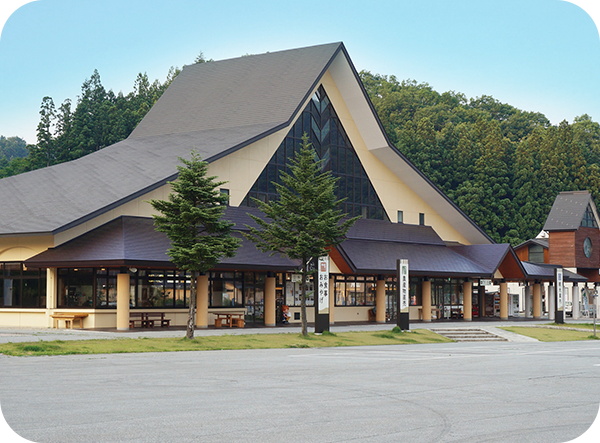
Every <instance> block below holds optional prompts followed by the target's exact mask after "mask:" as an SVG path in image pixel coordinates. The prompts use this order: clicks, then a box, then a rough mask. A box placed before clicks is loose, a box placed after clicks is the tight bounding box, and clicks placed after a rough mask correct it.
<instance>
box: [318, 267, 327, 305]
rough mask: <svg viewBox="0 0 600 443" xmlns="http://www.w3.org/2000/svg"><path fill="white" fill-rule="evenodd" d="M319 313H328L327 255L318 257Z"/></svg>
mask: <svg viewBox="0 0 600 443" xmlns="http://www.w3.org/2000/svg"><path fill="white" fill-rule="evenodd" d="M318 276H319V288H318V290H319V314H329V257H328V256H325V257H319V272H318Z"/></svg>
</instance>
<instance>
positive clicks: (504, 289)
mask: <svg viewBox="0 0 600 443" xmlns="http://www.w3.org/2000/svg"><path fill="white" fill-rule="evenodd" d="M500 320H508V283H506V282H505V281H502V283H500Z"/></svg>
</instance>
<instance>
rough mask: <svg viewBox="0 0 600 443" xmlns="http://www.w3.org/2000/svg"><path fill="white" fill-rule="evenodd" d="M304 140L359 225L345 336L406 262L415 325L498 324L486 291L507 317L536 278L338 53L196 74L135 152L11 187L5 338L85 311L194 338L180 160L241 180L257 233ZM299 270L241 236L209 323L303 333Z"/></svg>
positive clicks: (209, 309) (349, 257)
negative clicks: (399, 132) (160, 217)
mask: <svg viewBox="0 0 600 443" xmlns="http://www.w3.org/2000/svg"><path fill="white" fill-rule="evenodd" d="M304 133H306V134H308V135H309V138H310V142H311V143H312V145H313V147H314V148H315V150H316V153H317V155H318V157H319V158H320V159H321V160H323V164H324V168H325V169H327V170H330V171H332V174H333V175H334V176H336V177H339V186H338V190H337V192H338V197H339V198H346V199H347V200H346V201H345V203H344V208H343V209H344V210H345V212H347V213H348V214H349V215H353V216H354V215H360V216H362V218H361V220H359V221H358V222H357V223H356V224H355V225H354V227H353V228H352V229H351V230H350V232H349V233H348V235H347V239H346V240H345V241H344V242H343V243H342V244H341V245H340V246H339V247H337V248H334V249H333V250H332V251H331V253H330V257H329V261H330V268H329V269H330V288H331V295H332V296H331V297H330V322H331V323H334V322H345V321H369V315H370V313H371V314H372V313H373V308H376V309H375V318H374V320H376V321H378V322H385V321H386V320H387V319H389V317H390V316H393V313H394V299H395V298H394V296H393V294H394V291H395V284H396V283H395V263H396V259H408V260H409V268H410V277H411V278H410V296H411V306H410V318H411V319H412V320H423V321H435V320H444V319H450V318H457V319H464V320H471V319H472V318H473V317H480V316H484V315H486V312H485V309H484V306H483V305H484V303H485V297H484V295H485V290H484V288H483V286H481V285H480V284H479V282H480V279H486V280H494V281H495V282H496V283H498V284H499V286H500V317H501V318H503V319H506V318H508V311H507V302H506V297H507V290H506V287H507V282H508V281H524V280H527V279H529V278H530V277H529V276H528V274H527V272H526V269H525V268H524V266H523V264H522V263H521V261H520V260H519V259H518V257H517V255H516V254H515V252H514V250H513V249H512V248H511V247H510V245H507V244H495V243H494V242H493V241H492V239H491V238H490V237H489V236H488V235H487V234H486V233H485V232H484V231H483V230H482V229H480V228H479V227H478V226H477V225H476V224H475V223H474V222H473V221H472V220H471V219H469V217H467V216H466V215H465V214H464V213H463V212H462V211H461V210H460V209H459V208H458V207H457V206H456V205H455V204H454V203H453V202H452V201H451V200H450V199H448V198H447V197H446V196H445V195H444V194H443V193H442V192H441V191H440V190H439V189H438V188H437V187H436V186H435V185H434V184H433V183H432V182H431V181H430V180H429V179H427V177H425V176H424V175H423V174H422V173H421V172H420V171H419V170H418V169H417V168H416V167H415V166H414V165H413V164H412V163H410V161H408V160H407V159H406V158H405V157H404V156H403V155H402V154H401V153H400V152H399V151H398V150H397V149H396V148H395V147H394V146H393V145H392V144H391V143H390V141H389V139H388V138H387V136H386V134H385V132H384V130H383V127H382V125H381V122H380V121H379V119H378V117H377V115H376V113H375V111H374V108H373V106H372V104H371V102H370V100H369V98H368V96H367V94H366V91H365V90H364V88H363V86H362V84H361V81H360V78H359V76H358V73H357V71H356V69H355V68H354V66H353V64H352V61H351V59H350V57H349V55H348V52H347V50H346V48H345V47H344V45H343V44H342V43H332V44H325V45H319V46H312V47H307V48H300V49H293V50H286V51H280V52H272V53H266V54H261V55H252V56H245V57H240V58H235V59H230V60H223V61H215V62H209V63H202V64H197V65H191V66H186V67H185V68H184V69H183V71H182V72H181V73H180V74H179V76H178V77H177V78H176V79H175V80H174V81H173V82H172V84H171V85H170V86H169V88H168V89H167V90H166V91H165V93H164V94H163V96H162V97H161V98H160V99H159V100H158V101H157V103H156V104H155V105H154V106H153V108H152V109H151V110H150V111H149V112H148V114H147V115H146V116H145V118H144V119H143V120H142V121H141V123H140V124H139V125H138V127H137V128H136V129H135V130H134V131H133V132H132V133H131V135H130V136H129V137H128V138H127V139H125V140H123V141H121V142H119V143H116V144H114V145H112V146H109V147H106V148H104V149H102V150H100V151H97V152H95V153H93V154H90V155H87V156H85V157H82V158H80V159H77V160H74V161H71V162H68V163H62V164H59V165H55V166H51V167H48V168H44V169H40V170H36V171H32V172H28V173H25V174H21V175H18V176H14V177H9V178H4V179H2V180H0V206H1V207H2V211H1V212H0V325H2V326H41V327H51V326H52V325H53V321H52V318H51V316H52V315H55V314H59V313H73V312H76V313H81V314H83V316H85V318H83V321H82V322H83V327H84V328H115V327H116V328H117V329H128V328H129V323H128V319H129V316H130V315H131V314H132V313H135V312H141V311H149V310H151V311H156V312H159V311H160V312H162V313H165V315H166V317H167V318H168V319H169V320H170V322H171V325H184V324H185V323H186V319H187V308H186V307H187V305H188V298H189V278H190V277H189V275H186V274H185V273H183V272H181V271H179V270H177V269H175V268H174V266H173V264H172V263H171V262H170V261H169V257H168V256H167V253H166V251H167V249H168V247H169V241H168V239H167V238H166V236H165V235H163V234H161V233H158V232H156V231H155V230H154V227H153V220H152V218H151V216H152V213H153V210H152V207H151V206H150V204H149V203H147V202H148V200H150V199H166V198H167V196H168V194H169V192H170V185H169V181H173V180H175V179H176V178H177V169H176V168H177V166H178V165H179V160H178V158H179V157H183V158H189V157H190V153H191V151H192V150H195V151H196V152H198V153H199V154H200V155H201V156H202V158H203V159H204V160H206V161H207V162H209V174H210V175H213V176H217V177H218V179H219V180H223V181H226V182H227V183H226V184H225V185H223V188H222V189H221V192H223V193H227V194H228V195H229V206H228V208H227V211H226V214H225V217H226V218H228V219H229V220H232V221H233V222H234V223H235V225H236V226H235V228H236V229H238V230H242V231H243V230H244V229H245V225H251V224H252V223H253V222H252V219H251V218H250V217H249V216H248V213H255V214H258V213H259V211H258V210H257V209H256V208H254V207H252V200H251V197H254V198H257V199H259V200H263V201H267V200H269V199H272V198H275V197H276V195H277V194H276V191H275V187H274V186H273V182H275V181H277V180H278V176H279V171H280V170H281V169H282V168H284V167H285V165H286V163H287V162H288V159H289V158H290V157H291V156H292V155H293V153H294V151H295V150H296V149H297V148H298V146H299V143H300V141H301V137H302V135H303V134H304ZM236 235H240V237H241V234H236ZM596 240H598V239H597V238H596ZM598 249H600V246H599V247H598ZM297 270H298V263H295V262H293V261H290V260H288V259H287V258H285V257H280V256H277V255H274V256H270V255H269V254H265V253H262V252H260V251H259V250H257V249H256V248H255V246H254V245H253V244H252V243H251V242H249V241H247V240H245V239H242V246H241V247H240V249H239V250H238V253H237V255H236V256H235V257H234V258H231V259H227V260H224V261H223V262H222V263H220V264H219V265H218V266H217V267H216V268H215V269H214V270H212V271H211V272H210V273H208V274H207V275H204V276H201V277H200V279H199V282H198V284H199V291H198V300H197V306H198V313H197V319H196V321H197V326H198V327H200V328H204V327H208V326H209V325H212V324H213V318H214V315H215V314H216V313H218V312H219V310H222V309H229V310H231V309H237V310H240V312H242V313H243V314H244V316H245V320H246V323H247V324H253V323H254V324H264V325H267V326H274V325H275V324H277V323H278V322H279V321H280V320H281V308H282V306H284V305H285V306H288V307H289V310H290V313H291V320H290V321H291V322H295V321H300V318H299V315H300V314H299V305H300V299H299V294H300V288H299V282H298V279H297V274H296V272H297ZM309 286H310V285H309ZM310 290H311V288H310V287H309V292H310ZM311 303H312V299H310V298H309V300H308V304H309V305H310V304H311ZM386 313H387V317H386ZM313 315H314V314H313V312H312V310H309V314H308V321H312V320H313V318H314V317H313Z"/></svg>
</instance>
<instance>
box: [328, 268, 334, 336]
mask: <svg viewBox="0 0 600 443" xmlns="http://www.w3.org/2000/svg"><path fill="white" fill-rule="evenodd" d="M334 311H335V280H334V279H333V277H329V326H331V325H334V324H335V320H334V316H333V313H334Z"/></svg>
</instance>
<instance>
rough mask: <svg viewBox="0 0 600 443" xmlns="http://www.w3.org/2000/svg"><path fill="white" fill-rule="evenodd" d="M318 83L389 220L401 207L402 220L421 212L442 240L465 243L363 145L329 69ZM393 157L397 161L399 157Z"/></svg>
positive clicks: (411, 219)
mask: <svg viewBox="0 0 600 443" xmlns="http://www.w3.org/2000/svg"><path fill="white" fill-rule="evenodd" d="M322 83H323V87H324V88H325V91H326V92H327V95H328V96H329V99H330V100H331V103H332V104H333V107H334V109H335V111H336V113H337V115H338V117H339V118H340V120H341V122H342V126H343V127H344V129H345V131H346V133H347V134H348V137H349V138H350V141H351V143H352V146H353V147H354V150H355V151H356V154H357V155H358V158H359V159H360V161H361V163H362V165H363V167H364V168H365V171H366V173H367V175H368V176H369V179H370V180H371V183H372V184H373V187H374V188H375V191H376V192H377V195H378V196H379V199H380V200H381V203H382V204H383V207H384V208H385V210H386V212H387V214H388V216H389V218H390V220H391V221H393V222H397V221H398V219H397V217H398V211H402V212H403V216H404V223H407V224H413V225H417V224H419V214H425V224H426V225H428V226H431V227H432V228H433V229H434V230H435V231H436V232H437V233H438V235H439V236H440V237H441V238H442V239H443V240H444V241H455V242H459V243H461V244H469V241H468V240H467V239H466V238H465V237H464V236H463V235H461V234H460V233H459V232H458V231H457V230H456V229H455V228H454V227H453V226H452V225H451V224H450V223H448V222H447V221H446V220H445V219H444V218H443V217H442V216H440V214H438V213H437V212H436V211H435V210H434V209H433V208H432V207H431V206H429V205H428V204H427V203H426V202H425V201H424V200H423V199H422V198H421V197H420V196H419V195H417V193H415V192H414V191H413V190H412V188H411V187H410V186H408V185H407V184H406V183H405V182H404V181H402V180H401V179H400V178H399V177H398V176H397V175H396V174H394V173H393V172H392V171H391V170H390V168H389V167H388V166H386V165H385V164H383V163H382V162H381V160H379V159H378V158H377V157H376V156H375V155H374V154H373V153H372V152H371V151H370V150H369V149H368V148H367V146H366V144H365V141H364V140H363V138H362V136H361V133H360V132H359V130H358V128H357V126H356V124H355V122H354V119H353V118H352V115H351V114H350V111H349V110H348V107H347V106H346V103H345V101H344V100H343V98H342V96H341V94H340V91H339V89H338V87H337V85H336V83H335V81H334V79H333V77H332V75H331V73H330V72H329V71H328V72H327V73H326V74H325V75H324V77H323V80H322ZM388 149H389V148H388ZM395 161H396V162H398V161H400V158H399V157H398V158H396V159H395Z"/></svg>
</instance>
